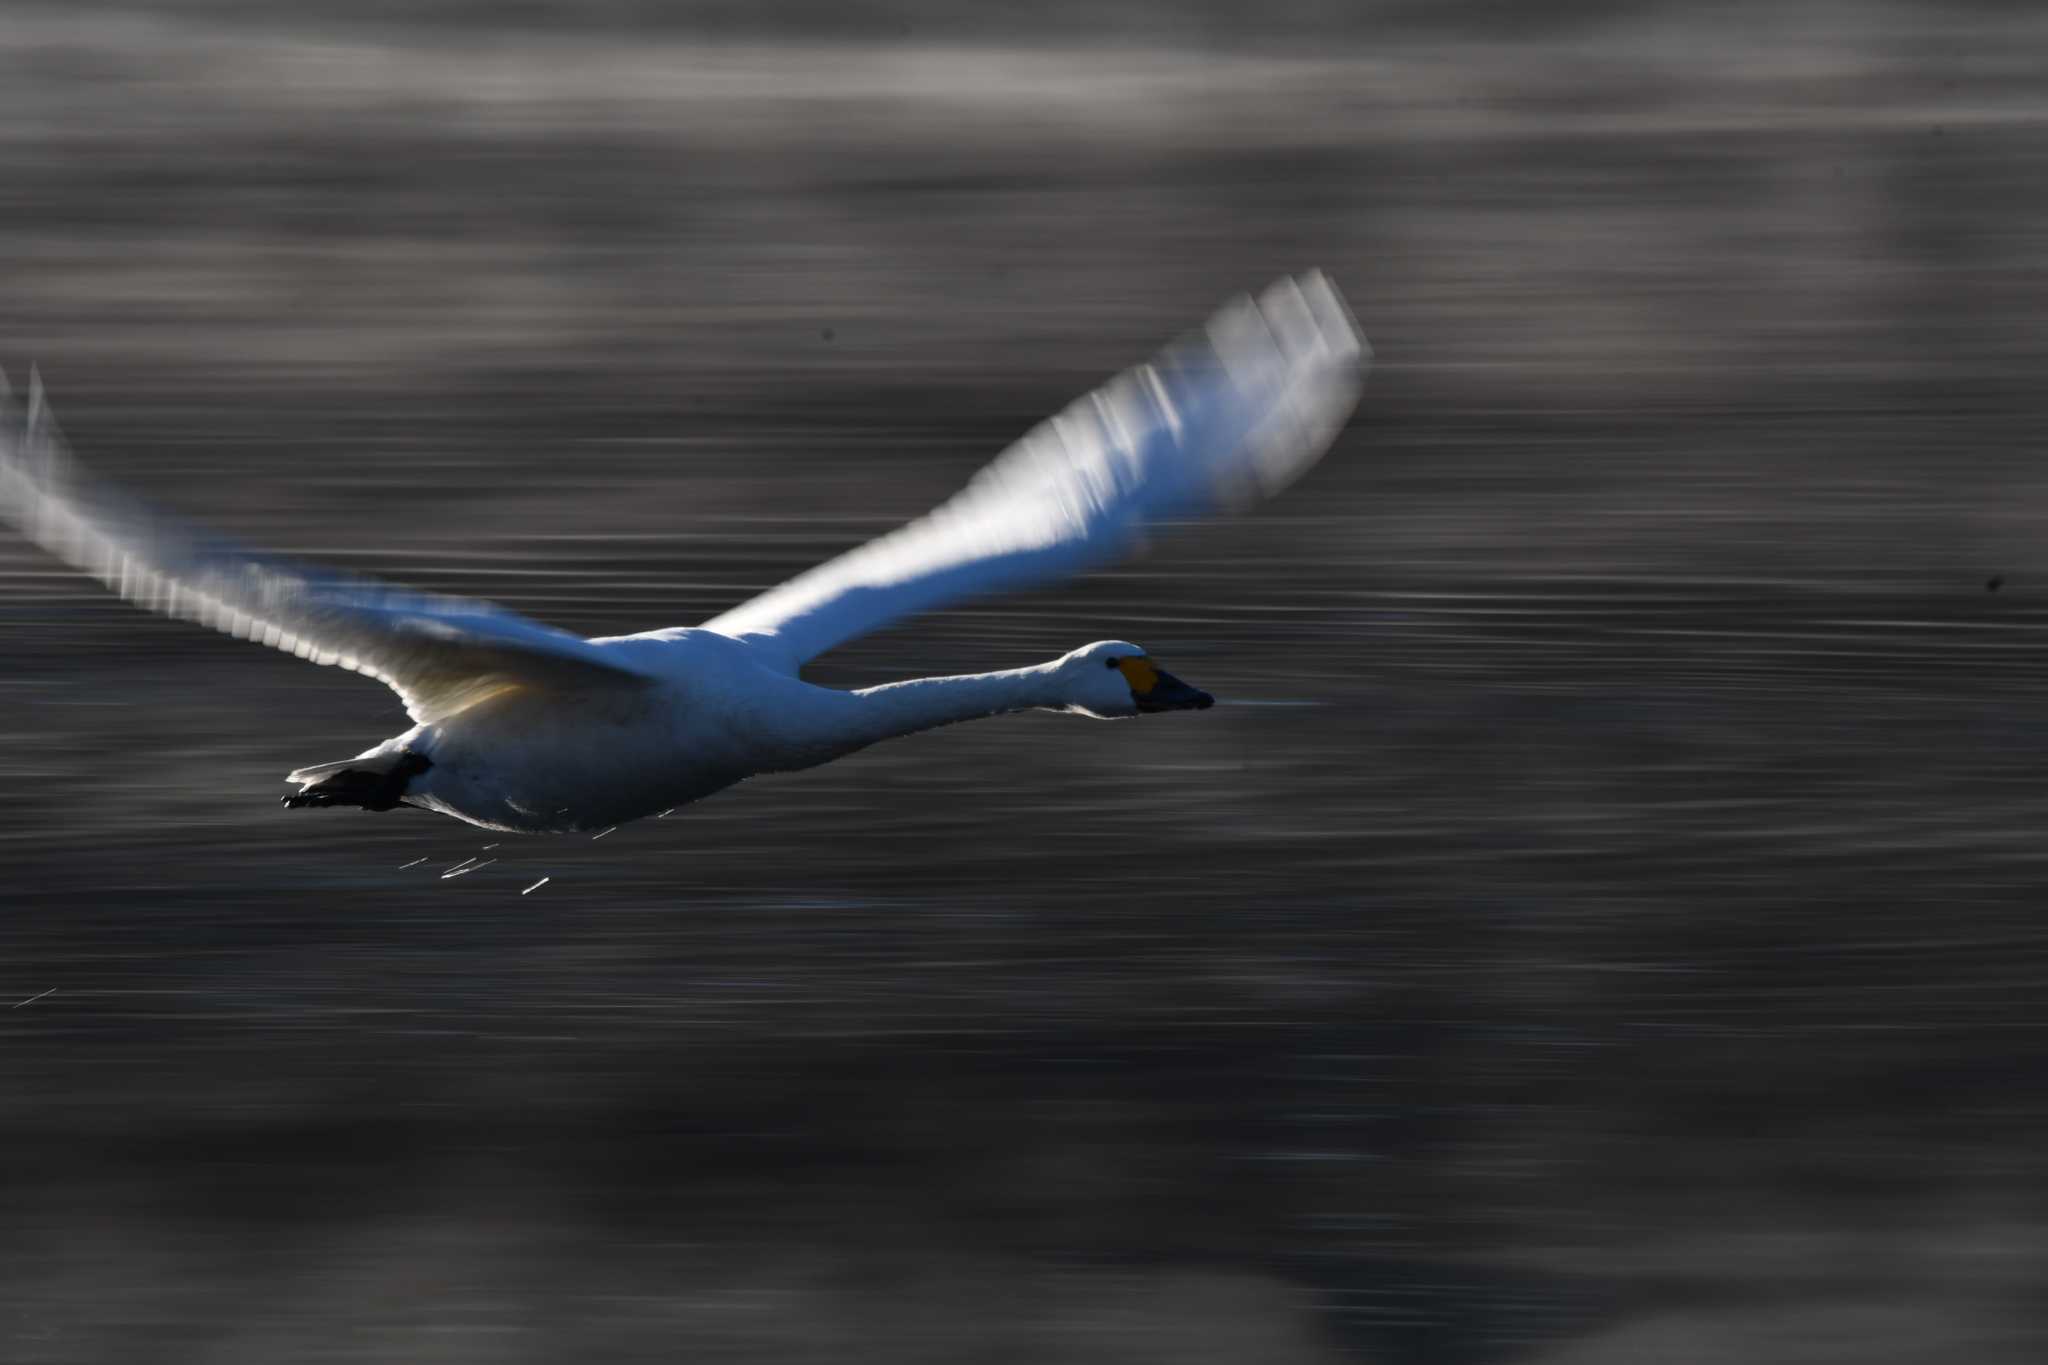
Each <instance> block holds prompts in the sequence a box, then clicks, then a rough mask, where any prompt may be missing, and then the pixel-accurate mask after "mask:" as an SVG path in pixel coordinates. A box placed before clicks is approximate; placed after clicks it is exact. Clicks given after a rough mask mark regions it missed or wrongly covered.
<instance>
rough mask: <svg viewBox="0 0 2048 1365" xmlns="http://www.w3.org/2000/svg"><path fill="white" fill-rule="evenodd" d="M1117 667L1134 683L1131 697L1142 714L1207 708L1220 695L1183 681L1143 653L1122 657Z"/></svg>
mask: <svg viewBox="0 0 2048 1365" xmlns="http://www.w3.org/2000/svg"><path fill="white" fill-rule="evenodd" d="M1116 667H1117V670H1118V671H1119V672H1121V673H1122V674H1123V675H1124V681H1125V682H1127V683H1129V684H1130V687H1131V700H1133V701H1135V702H1136V703H1137V704H1138V711H1139V713H1140V714H1141V715H1143V714H1150V713H1151V712H1154V711H1206V710H1208V709H1209V708H1210V707H1212V706H1214V705H1215V704H1216V699H1215V698H1214V697H1212V696H1210V695H1209V694H1208V693H1207V692H1204V691H1203V690H1202V689H1201V688H1199V687H1194V686H1191V685H1189V684H1187V683H1184V682H1182V681H1181V680H1180V679H1179V678H1176V677H1174V676H1173V674H1171V673H1168V672H1167V671H1166V670H1165V669H1163V668H1160V667H1159V666H1158V665H1157V664H1154V663H1153V662H1152V661H1151V660H1150V659H1148V658H1145V657H1144V656H1142V655H1138V656H1134V657H1132V658H1127V659H1118V660H1117V661H1116Z"/></svg>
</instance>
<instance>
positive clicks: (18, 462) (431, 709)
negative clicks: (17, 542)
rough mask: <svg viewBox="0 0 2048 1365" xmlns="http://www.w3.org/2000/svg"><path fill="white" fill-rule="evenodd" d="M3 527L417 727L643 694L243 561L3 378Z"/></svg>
mask: <svg viewBox="0 0 2048 1365" xmlns="http://www.w3.org/2000/svg"><path fill="white" fill-rule="evenodd" d="M0 515H4V516H5V517H6V518H7V519H8V520H11V521H13V522H14V523H15V524H16V525H17V526H19V527H20V528H21V530H22V532H23V533H24V534H25V535H27V536H28V537H29V538H30V539H31V540H34V541H35V542H36V543H37V544H39V545H41V546H42V547H43V548H44V549H46V550H48V551H49V552H50V553H51V554H54V555H56V556H57V557H58V558H59V559H62V560H64V561H65V562H66V563H68V564H70V565H71V566H72V567H74V568H77V569H80V570H82V571H84V572H85V573H88V574H91V575H92V576H93V577H94V578H97V579H99V580H100V581H101V582H102V583H105V584H106V585H107V586H108V587H110V588H112V589H113V590H114V591H115V592H117V593H119V594H120V595H121V596H123V597H125V598H127V599H128V600H129V601H131V602H134V603H137V604H138V605H140V606H144V607H147V608H149V609H150V610H151V611H158V612H162V613H164V614H165V615H168V616H176V617H181V618H183V619H185V620H188V621H197V622H199V623H200V624H201V625H207V626H212V627H213V628H214V629H216V630H222V631H226V632H227V633H229V634H231V635H235V636H238V637H240V638H242V639H246V640H255V641H258V642H259V643H262V644H266V645H269V646H271V647H273V648H276V649H285V650H290V651H291V652H292V653H294V654H296V655H298V656H299V657H300V658H302V659H311V660H312V661H313V662H314V663H318V664H339V665H340V666H341V667H343V668H346V669H351V670H353V671H355V672H357V673H365V674H368V675H369V676H370V677H373V678H375V679H377V680H378V681H379V682H382V683H384V684H386V685H387V686H389V687H390V688H391V689H392V690H393V691H395V692H397V693H398V695H399V697H400V698H401V699H402V700H403V701H404V703H405V709H406V711H407V712H408V713H409V714H410V715H411V716H412V718H413V719H414V720H416V721H419V722H422V723H425V722H428V721H434V720H440V719H443V718H445V717H447V716H451V715H453V714H455V713H456V712H457V711H461V710H463V709H465V708H466V707H469V706H473V705H475V704H476V703H477V702H479V701H481V700H483V699H484V698H486V697H489V696H494V695H496V694H498V693H500V692H503V691H506V690H507V689H509V688H513V687H532V686H568V687H591V686H594V685H614V686H623V687H640V686H645V685H647V683H648V682H649V679H648V678H646V677H645V676H644V675H643V674H640V673H638V672H635V671H633V670H631V669H628V668H626V667H623V666H622V665H620V664H619V663H618V662H616V661H615V660H614V659H613V658H611V657H608V654H607V651H605V650H603V649H601V648H599V647H598V646H596V645H592V644H590V643H588V642H586V641H584V640H581V639H579V638H577V637H576V636H574V635H570V634H568V633H566V632H564V631H559V630H554V629H551V628H550V627H547V626H543V625H540V624H538V623H536V622H533V621H529V620H526V619H525V618H524V617H520V616H515V615H513V614H511V613H510V612H506V611H503V610H501V609H499V608H497V607H494V606H492V605H491V604H490V603H488V602H475V601H468V600H465V599H462V598H456V597H437V596H429V595H424V594H419V593H410V592H405V591H402V590H399V589H396V588H391V587H387V586H385V585H383V584H380V583H376V582H372V581H370V580H367V579H361V578H354V577H349V576H346V575H341V574H333V573H328V572H326V571H324V570H321V569H317V568H314V567H312V566H310V565H303V564H294V563H291V562H289V561H285V560H279V559H272V558H267V557H264V556H260V555H255V554H251V553H249V552H248V551H246V550H242V549H239V548H237V547H235V546H233V545H230V544H228V543H227V542H225V541H219V540H214V539H211V538H209V537H207V536H204V535H203V534H201V533H199V532H197V531H195V530H194V529H192V528H190V527H187V526H185V525H183V524H181V523H180V522H178V521H176V520H175V519H173V518H170V517H167V516H164V515H162V514H161V513H158V512H155V511H153V510H151V509H150V508H148V507H146V506H144V505H143V504H142V503H140V502H138V501H136V500H134V499H132V498H129V497H126V496H124V495H122V494H121V493H119V492H118V491H116V490H114V489H112V488H110V487H107V486H106V485H104V484H101V483H97V482H96V481H94V480H93V479H91V478H90V477H89V476H88V475H87V474H86V473H85V472H84V470H82V469H81V468H80V466H79V465H78V463H77V461H75V460H74V459H72V457H71V454H70V451H69V450H68V449H67V448H66V447H65V444H64V439H63V436H62V435H61V433H59V432H58V430H57V426H56V423H55V422H54V421H53V420H52V419H51V417H50V414H49V411H48V409H47V407H46V406H45V404H44V402H43V397H42V386H41V384H40V382H39V381H35V380H33V379H32V380H31V383H30V388H29V398H28V411H27V413H26V414H25V415H24V414H23V413H22V412H21V411H20V409H19V408H18V407H17V406H16V405H15V404H14V402H13V401H12V398H11V396H10V395H9V393H8V391H7V388H6V382H5V379H4V378H0Z"/></svg>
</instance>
